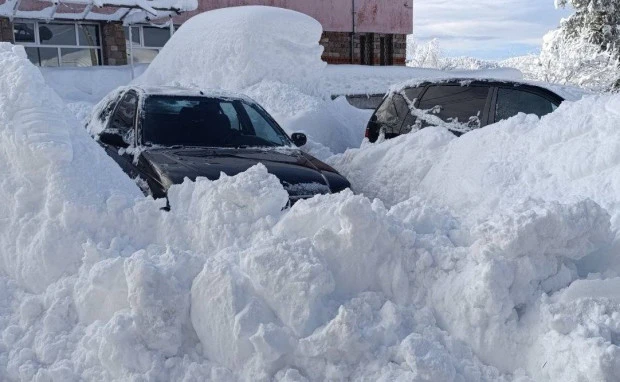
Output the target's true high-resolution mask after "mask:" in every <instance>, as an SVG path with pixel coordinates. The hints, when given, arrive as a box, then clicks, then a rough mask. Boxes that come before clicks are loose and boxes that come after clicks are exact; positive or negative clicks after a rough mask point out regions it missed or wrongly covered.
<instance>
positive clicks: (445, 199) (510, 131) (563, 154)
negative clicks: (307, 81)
mask: <svg viewBox="0 0 620 382" xmlns="http://www.w3.org/2000/svg"><path fill="white" fill-rule="evenodd" d="M618 110H620V96H617V95H599V96H590V97H586V98H584V99H582V100H580V101H578V102H574V103H573V102H564V103H563V104H562V105H561V106H560V107H559V109H558V110H556V111H555V112H554V113H551V114H549V115H547V116H544V117H543V118H541V119H539V118H537V117H536V116H534V115H525V114H519V115H517V116H515V117H513V118H511V119H509V120H506V121H502V122H499V123H497V124H494V125H491V126H488V127H485V128H482V129H478V130H475V131H472V132H470V133H467V134H465V135H463V136H462V137H460V138H458V139H457V138H456V137H455V136H454V135H452V134H450V133H449V132H448V131H446V130H445V129H443V128H441V127H432V128H426V129H423V130H421V131H419V132H417V133H413V134H407V135H403V136H400V137H398V138H395V139H392V140H388V141H385V142H382V143H378V144H368V143H366V144H365V145H364V146H363V147H362V148H361V149H352V150H349V151H347V152H346V153H345V154H343V155H340V156H336V157H333V158H332V159H331V160H330V163H331V164H332V165H334V166H336V168H338V169H339V170H340V171H341V172H342V173H343V174H344V175H345V176H347V177H348V179H349V180H350V181H351V182H352V184H353V187H354V189H356V190H357V191H359V192H362V193H364V194H365V195H367V196H369V197H378V198H380V199H381V200H382V201H383V202H385V203H387V204H389V205H393V204H396V203H399V202H402V201H404V200H407V199H408V198H410V197H412V196H416V195H424V197H428V198H429V199H430V200H433V201H435V202H436V203H437V204H439V205H443V206H449V207H450V208H452V209H453V211H456V212H457V213H459V211H465V212H466V214H463V215H464V216H463V217H465V215H468V216H469V217H470V218H472V219H477V218H479V217H481V216H482V217H484V216H485V214H488V213H490V212H492V211H494V210H497V209H498V208H503V207H504V206H506V205H509V204H511V203H512V202H514V201H517V200H521V199H523V198H525V197H534V198H541V199H545V200H559V201H564V202H574V201H579V200H582V199H584V198H590V199H592V200H594V201H596V202H597V203H599V204H601V205H602V206H603V207H605V208H606V209H607V210H608V211H610V213H611V215H612V218H613V223H614V227H619V224H620V220H619V219H620V215H619V211H620V198H619V197H618V195H620V156H619V155H618V152H619V151H618V148H619V147H620V136H619V135H618V134H617V128H616V126H619V125H620V112H619V111H618ZM381 184H390V185H391V186H390V187H383V188H382V187H380V185H381ZM472 211H475V212H477V215H475V216H473V215H471V212H472ZM459 215H460V213H459Z"/></svg>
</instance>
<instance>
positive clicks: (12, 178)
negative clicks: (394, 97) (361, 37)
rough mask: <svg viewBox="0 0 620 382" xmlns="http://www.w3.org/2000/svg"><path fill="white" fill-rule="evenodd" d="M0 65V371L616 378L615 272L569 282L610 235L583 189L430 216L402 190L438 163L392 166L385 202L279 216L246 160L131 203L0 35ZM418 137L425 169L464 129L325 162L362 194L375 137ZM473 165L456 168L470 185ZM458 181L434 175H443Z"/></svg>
mask: <svg viewBox="0 0 620 382" xmlns="http://www.w3.org/2000/svg"><path fill="white" fill-rule="evenodd" d="M0 64H1V66H2V67H3V68H7V70H3V71H2V72H0V86H1V87H2V89H5V88H6V89H10V90H8V91H7V92H5V93H3V94H2V95H0V148H1V149H0V150H1V151H0V156H1V157H2V159H3V160H4V161H5V163H7V164H8V165H6V166H4V167H3V169H4V172H3V176H2V183H1V184H0V186H1V187H0V192H1V194H0V195H1V196H2V197H3V198H4V199H3V200H5V201H6V203H4V204H3V206H2V207H0V208H2V209H0V212H1V213H2V215H0V216H2V219H0V224H2V226H0V228H2V230H0V240H1V242H0V296H1V297H2V298H0V380H8V381H31V380H33V381H67V380H125V381H126V380H132V381H134V380H135V381H137V380H187V381H190V380H218V381H219V380H248V381H249V380H252V381H256V380H258V381H269V380H278V381H322V380H361V379H369V380H408V381H420V382H421V381H510V380H517V381H520V382H526V381H527V382H529V381H545V380H550V381H557V380H566V381H580V380H601V381H613V380H617V379H618V376H620V365H619V364H618V359H620V354H619V350H618V349H619V347H618V341H617V339H618V336H619V334H618V333H619V331H620V330H619V328H620V309H619V308H618V302H617V295H616V293H614V292H613V288H614V287H616V286H617V284H618V281H617V278H618V276H620V273H617V272H616V273H614V270H613V269H610V270H609V272H608V274H606V275H603V274H602V273H603V272H600V270H601V269H599V270H598V271H599V274H590V278H589V279H588V280H586V279H585V277H584V275H583V271H584V264H585V263H587V262H588V260H589V259H590V258H591V257H592V256H595V255H601V254H604V253H607V254H608V255H609V247H610V244H611V240H612V231H611V229H610V215H609V213H608V212H607V211H605V210H604V209H603V208H602V207H601V206H600V205H599V204H597V203H596V202H595V201H592V200H588V199H584V198H583V197H575V198H573V199H572V200H564V201H561V202H559V201H557V200H554V199H553V195H551V194H550V195H548V197H546V198H525V199H524V198H519V199H517V198H515V200H514V201H513V202H512V203H510V204H507V203H498V204H496V208H494V209H489V208H488V206H487V205H485V204H484V203H477V204H471V205H470V204H463V205H457V206H458V208H456V207H451V205H450V199H447V201H446V203H447V207H446V206H443V205H440V204H439V201H437V203H434V202H433V198H434V197H435V196H436V195H437V194H436V193H435V194H433V193H432V192H431V191H432V190H430V191H429V189H430V188H425V187H421V186H418V188H417V189H416V188H414V187H408V183H405V182H404V181H403V179H405V178H407V177H411V178H415V179H419V180H420V181H419V183H420V184H422V183H424V181H425V180H426V179H427V178H428V179H429V181H430V179H437V178H430V177H429V174H430V173H431V172H432V171H433V169H434V166H435V164H433V163H422V164H421V165H420V166H419V167H421V168H422V169H421V170H419V169H418V166H416V164H417V163H415V162H410V163H409V164H410V166H408V167H407V166H405V165H402V167H401V170H402V172H401V173H397V172H395V171H394V172H392V173H391V179H389V180H390V182H388V183H381V182H377V183H370V184H369V185H368V186H367V188H364V189H363V190H364V192H365V193H367V194H371V193H374V194H375V195H378V194H379V192H380V191H379V190H380V189H385V188H386V187H388V186H390V185H391V184H392V183H394V184H396V186H398V187H400V189H401V190H402V194H400V193H395V194H386V195H387V196H385V198H386V199H390V198H391V200H389V201H388V203H387V204H386V203H383V202H382V201H380V200H378V199H373V200H371V199H369V198H367V197H365V196H363V195H359V194H357V195H356V194H353V192H351V191H345V192H343V193H340V194H336V195H322V196H317V197H314V198H312V199H309V200H302V201H299V202H298V203H296V204H295V205H294V206H293V207H292V208H290V209H283V207H284V206H285V205H286V203H287V201H288V196H287V193H286V191H285V190H284V189H283V188H282V186H281V184H280V182H279V181H278V180H277V179H276V178H275V177H274V176H272V175H270V174H269V173H268V172H267V170H266V168H265V167H264V166H261V165H258V166H255V167H253V168H251V169H249V170H248V171H246V172H244V173H241V174H239V175H238V176H235V177H228V176H222V177H221V178H220V179H219V180H218V181H215V182H212V181H209V180H207V179H198V180H197V181H196V182H195V183H194V182H189V181H187V182H185V183H184V184H182V185H177V186H173V187H172V188H171V190H170V192H169V201H170V205H171V206H172V210H171V211H170V212H165V211H162V210H161V209H160V207H162V205H163V203H162V202H160V201H154V200H152V199H150V198H144V197H141V196H138V195H139V191H138V190H137V188H136V187H135V185H134V184H133V182H131V181H130V180H129V179H127V177H126V176H125V175H124V174H122V173H121V171H120V170H119V169H118V166H117V165H116V164H115V163H114V162H113V161H112V160H111V159H110V158H109V157H107V156H106V155H105V153H104V151H103V150H101V148H100V147H99V146H98V145H97V144H96V143H95V142H94V141H92V140H91V139H90V138H89V137H88V135H87V133H86V132H85V131H84V129H83V128H80V127H78V123H77V121H75V120H74V119H73V118H72V117H70V116H69V112H67V110H66V109H64V107H63V105H62V103H61V102H60V101H59V99H58V97H56V95H55V94H54V92H53V91H51V90H50V89H49V88H47V87H45V84H44V83H43V79H42V77H41V76H40V74H38V71H37V70H36V68H34V67H33V66H32V65H31V64H30V63H29V61H28V60H27V59H26V57H25V54H24V52H23V49H22V48H21V47H13V46H12V45H10V44H3V45H0ZM614 102H615V101H613V98H600V99H598V101H597V102H596V103H594V104H591V105H589V106H590V107H594V106H595V105H600V104H601V103H603V104H605V105H607V106H608V107H610V108H611V109H610V111H604V112H602V113H601V114H605V117H601V119H600V120H598V119H596V118H594V117H593V116H592V115H590V116H586V117H584V118H587V119H588V120H589V121H591V129H595V130H596V131H597V133H593V134H592V135H593V136H598V137H600V138H601V139H603V138H604V137H603V136H604V135H605V134H604V131H606V130H601V128H600V127H598V126H599V122H600V123H603V122H605V123H607V122H611V121H613V118H614V117H613V115H615V114H614V113H615V111H614V109H613V107H614V105H616V106H617V104H614ZM582 106H584V109H585V105H581V106H580V104H575V105H571V106H567V107H565V108H564V113H569V112H568V111H566V110H572V109H573V108H574V109H575V110H579V111H580V112H583V111H584V110H582V109H581V107H582ZM590 112H591V111H590ZM560 114H562V112H560ZM522 119H524V118H522ZM559 122H564V121H563V120H562V119H560V120H559ZM531 124H532V125H541V124H543V122H538V121H533V120H532V121H531ZM565 125H568V126H571V125H570V124H565ZM41 127H44V128H41ZM539 127H540V126H539ZM487 129H488V131H494V132H495V133H494V134H491V133H489V135H488V136H487V138H486V139H487V140H488V142H487V143H489V142H492V141H493V138H492V137H493V136H495V135H497V136H502V132H503V130H499V129H495V130H494V129H493V128H487ZM483 130H486V129H483ZM568 130H571V129H570V128H569V129H568ZM529 131H530V130H528V129H526V130H524V131H523V134H526V135H527V133H528V132H529ZM555 131H556V133H555V134H556V135H551V136H550V137H548V139H549V140H547V141H546V142H547V143H548V144H549V145H550V146H555V147H554V150H559V151H558V152H561V150H560V146H572V147H573V149H575V148H576V147H575V146H576V145H577V147H578V144H579V142H580V139H581V138H583V137H581V136H580V135H579V134H578V132H579V131H580V130H579V129H578V128H576V127H573V128H572V131H573V136H574V137H576V138H578V139H577V140H576V141H574V142H573V141H572V140H570V139H566V140H558V139H559V137H561V136H563V135H562V133H559V132H558V129H556V130H555ZM481 132H482V131H481ZM510 132H511V130H510V129H508V132H507V133H504V134H509V133H510ZM477 133H479V132H475V133H471V134H468V135H466V136H464V137H463V138H466V137H467V136H469V135H475V134H477ZM516 134H517V133H516V132H515V133H514V135H516ZM423 136H426V138H424V141H423V142H422V143H419V144H418V146H417V148H419V149H420V150H426V152H428V153H431V154H433V155H435V158H436V159H437V164H439V165H441V163H442V162H441V160H442V159H444V158H445V155H446V153H448V152H449V148H450V147H452V146H457V145H459V144H460V143H459V141H463V142H468V141H467V140H463V138H461V139H460V140H454V139H453V138H452V137H450V136H449V135H447V134H445V132H443V131H441V130H438V129H425V130H423V131H421V132H419V133H417V134H411V135H410V136H405V137H401V138H398V139H396V140H393V141H390V142H385V143H382V144H375V145H365V146H364V147H363V148H362V149H361V150H358V151H355V152H351V151H350V152H347V153H346V154H345V155H343V156H342V157H340V158H339V160H340V161H341V162H339V163H341V164H342V168H343V169H345V170H347V171H348V170H349V169H353V166H352V165H351V164H352V163H357V161H356V159H355V158H354V157H356V156H359V157H360V158H365V159H364V160H365V161H367V162H370V161H373V162H374V163H379V165H377V166H376V167H374V168H368V169H364V168H362V167H359V168H357V169H356V171H358V173H357V174H358V178H356V179H357V183H356V187H360V189H362V188H363V187H362V186H363V184H361V183H360V182H359V179H364V178H365V174H364V173H365V171H367V172H368V173H370V174H372V173H373V172H375V171H377V170H378V169H380V168H381V165H380V164H381V163H383V165H385V167H384V170H385V168H386V167H388V166H387V163H385V162H382V159H383V158H382V157H383V156H385V155H388V154H387V152H385V151H382V149H380V148H381V147H389V146H393V147H398V145H399V144H402V143H403V142H404V141H408V142H410V143H411V142H414V141H415V137H423ZM512 138H513V140H514V138H515V136H512ZM551 138H555V139H556V140H555V141H554V140H552V139H551ZM606 138H607V139H609V136H607V137H606ZM498 139H499V138H498ZM586 142H587V140H586ZM543 143H544V141H540V143H539V145H538V146H533V147H534V148H540V147H546V146H545V145H544V144H543ZM468 144H469V145H472V144H473V143H472V141H469V143H468ZM382 145H383V146H382ZM426 146H428V147H426ZM487 147H489V146H487ZM524 147H525V146H517V148H522V149H523V148H524ZM610 147H611V146H610ZM503 148H504V149H505V150H506V151H505V152H506V153H510V147H509V146H504V147H503ZM401 150H402V151H401V154H402V155H404V154H405V151H404V148H401ZM457 151H458V150H457ZM411 152H413V150H412V151H411ZM362 153H364V154H363V155H362ZM534 157H536V156H534ZM517 158H518V157H517ZM402 159H403V160H405V161H406V160H409V158H407V157H404V158H402ZM419 159H420V160H422V159H424V158H422V157H420V158H419ZM553 159H555V158H553ZM393 160H394V161H398V160H399V158H398V157H394V158H393ZM549 160H551V159H549ZM607 160H611V158H608V159H607ZM360 162H361V160H360ZM484 163H486V162H482V164H481V163H480V162H479V161H473V162H472V163H471V168H472V169H473V170H471V171H472V172H473V174H474V175H472V176H475V174H478V172H477V171H478V170H475V168H476V167H481V166H482V165H483V164H484ZM601 163H605V160H602V161H601ZM395 165H396V164H395ZM558 167H559V166H558ZM544 168H545V166H544V165H543V163H539V164H538V167H537V169H538V170H540V171H542V170H544ZM552 168H554V167H552ZM588 168H589V167H588ZM581 169H582V171H586V170H584V169H585V167H581ZM595 169H596V170H598V171H602V172H604V171H605V168H604V167H602V168H601V167H595ZM387 170H389V168H388V169H387ZM387 170H385V171H387ZM407 170H409V171H419V173H414V175H413V176H412V175H411V172H410V173H409V174H408V173H407ZM555 171H557V170H555ZM349 172H351V173H352V171H349ZM425 173H426V176H424V174H425ZM480 174H483V175H484V174H486V172H480ZM544 174H545V173H543V175H544ZM576 174H579V172H577V173H576ZM582 174H583V172H582ZM547 175H548V174H547ZM399 176H400V178H399ZM540 178H542V176H541V177H540ZM540 178H528V179H529V180H530V181H532V182H536V181H539V182H542V181H541V180H540ZM366 179H368V178H366ZM461 179H464V178H459V177H453V179H452V182H454V183H455V185H456V187H460V186H461V185H460V184H459V181H460V180H461ZM492 179H510V178H509V177H507V178H502V177H498V178H492ZM434 181H435V182H436V183H437V184H438V187H444V188H446V187H448V184H449V183H450V181H449V180H448V179H439V180H434ZM440 181H441V182H444V183H440ZM398 183H400V184H405V186H404V187H403V186H401V185H400V184H398ZM442 184H443V185H442ZM473 184H476V183H475V182H473ZM428 187H430V186H428ZM489 190H490V191H489V192H495V191H496V190H495V188H493V187H490V188H489ZM435 192H438V191H435ZM610 192H611V191H610ZM405 194H406V195H405ZM545 199H546V200H545ZM448 208H449V209H448ZM612 213H613V211H612ZM465 215H472V216H477V217H478V219H467V218H463V216H465ZM595 271H596V270H595ZM599 288H600V289H599Z"/></svg>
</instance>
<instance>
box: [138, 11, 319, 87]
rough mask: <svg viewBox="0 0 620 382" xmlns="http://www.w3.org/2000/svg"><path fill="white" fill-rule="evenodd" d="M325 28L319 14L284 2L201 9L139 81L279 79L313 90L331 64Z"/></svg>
mask: <svg viewBox="0 0 620 382" xmlns="http://www.w3.org/2000/svg"><path fill="white" fill-rule="evenodd" d="M322 32H323V30H322V27H321V24H320V23H319V22H317V21H316V20H314V19H313V18H311V17H309V16H306V15H304V14H302V13H299V12H295V11H291V10H286V9H282V8H275V7H264V6H247V7H231V8H222V9H218V10H214V11H210V12H205V13H201V14H199V15H196V16H194V17H192V18H191V19H190V20H188V21H187V22H186V23H184V24H183V26H182V27H181V28H180V29H179V30H178V31H177V32H176V33H175V34H174V36H172V38H171V39H170V41H168V42H167V43H166V45H165V46H164V48H163V49H162V50H161V51H160V53H159V54H158V55H157V57H156V58H155V60H154V61H153V62H152V63H151V64H150V66H149V67H148V69H147V70H146V72H145V73H144V75H143V76H142V77H140V78H139V79H138V81H139V83H143V84H150V85H166V84H173V83H180V84H183V85H186V86H187V85H191V86H197V87H200V88H224V89H231V90H240V89H243V88H246V87H248V86H251V85H254V84H256V83H258V82H260V81H262V80H276V81H281V82H284V83H288V84H291V85H295V86H297V87H299V88H300V89H302V90H307V89H308V88H309V87H311V84H313V83H316V80H317V79H318V75H319V74H320V72H321V70H322V69H323V68H324V67H325V63H324V62H323V61H321V54H322V53H323V48H322V47H321V46H320V45H319V43H318V42H319V40H320V38H321V34H322ZM198 47H199V48H198Z"/></svg>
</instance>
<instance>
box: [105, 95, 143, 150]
mask: <svg viewBox="0 0 620 382" xmlns="http://www.w3.org/2000/svg"><path fill="white" fill-rule="evenodd" d="M137 110H138V95H137V94H135V93H134V92H129V93H127V94H125V95H124V96H123V98H122V99H121V102H120V103H119V104H118V106H117V107H116V110H115V111H114V115H112V119H111V121H110V125H109V127H108V128H109V129H110V130H111V132H113V133H116V134H119V135H121V136H122V137H123V139H124V140H125V142H127V143H130V144H131V143H133V142H132V139H131V137H132V136H133V135H132V134H133V127H134V122H135V120H136V113H137Z"/></svg>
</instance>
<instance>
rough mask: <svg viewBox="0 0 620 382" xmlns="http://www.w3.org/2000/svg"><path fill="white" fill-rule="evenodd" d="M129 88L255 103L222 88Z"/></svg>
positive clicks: (143, 91)
mask: <svg viewBox="0 0 620 382" xmlns="http://www.w3.org/2000/svg"><path fill="white" fill-rule="evenodd" d="M129 89H135V90H137V91H138V92H140V93H143V94H146V95H167V96H192V97H207V98H225V99H238V100H244V101H247V102H251V103H255V102H254V101H253V100H252V99H251V98H249V97H248V96H246V95H244V94H242V93H237V92H232V91H228V90H221V89H201V88H198V87H195V88H193V87H182V86H141V85H132V86H130V87H129Z"/></svg>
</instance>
